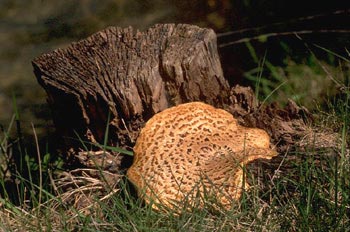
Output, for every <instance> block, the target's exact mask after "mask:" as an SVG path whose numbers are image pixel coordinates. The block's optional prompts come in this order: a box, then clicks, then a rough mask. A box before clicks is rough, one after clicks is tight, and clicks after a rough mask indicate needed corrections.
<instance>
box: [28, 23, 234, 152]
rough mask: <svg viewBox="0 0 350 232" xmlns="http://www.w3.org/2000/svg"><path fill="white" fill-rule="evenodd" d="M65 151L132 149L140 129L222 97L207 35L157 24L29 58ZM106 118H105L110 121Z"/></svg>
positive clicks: (211, 37) (224, 86)
mask: <svg viewBox="0 0 350 232" xmlns="http://www.w3.org/2000/svg"><path fill="white" fill-rule="evenodd" d="M32 64H33V67H34V72H35V75H36V77H37V79H38V82H39V83H40V84H41V85H42V87H43V88H44V89H45V90H46V92H47V95H48V102H49V104H50V106H51V108H52V112H53V118H54V123H55V125H56V128H57V129H58V132H59V134H60V135H61V136H62V137H64V138H66V139H65V142H64V143H65V145H66V148H74V149H79V148H82V146H81V144H80V142H79V141H76V140H72V138H77V134H78V135H79V136H80V137H81V138H82V139H83V140H85V141H89V142H95V141H97V142H99V143H103V141H104V138H105V128H106V125H107V121H108V118H109V119H110V121H109V132H110V133H109V134H108V139H109V140H108V145H111V146H120V147H123V148H128V147H131V146H133V142H134V141H135V139H136V137H137V135H138V131H139V128H140V127H141V126H142V124H143V122H144V121H146V120H148V119H149V118H150V117H151V116H152V115H154V114H155V113H157V112H159V111H162V110H164V109H166V108H168V107H170V106H173V105H178V104H180V103H184V102H190V101H202V102H206V103H209V104H212V105H216V106H219V107H220V106H223V104H224V103H225V101H226V102H227V99H228V96H229V91H230V88H229V85H228V82H227V81H226V80H225V79H224V77H223V74H222V69H221V65H220V60H219V56H218V52H217V44H216V35H215V33H214V31H213V30H211V29H203V28H199V27H197V26H192V25H174V24H165V25H156V26H154V27H152V28H150V29H148V30H147V31H145V32H139V31H134V30H133V29H132V28H131V27H129V28H125V29H122V28H119V27H110V28H107V29H105V30H103V31H100V32H98V33H96V34H94V35H92V36H90V37H88V38H87V39H84V40H81V41H79V42H77V43H72V44H71V45H70V46H69V47H67V48H65V49H57V50H55V51H53V52H51V53H48V54H43V55H41V56H39V57H38V58H36V59H34V60H33V62H32ZM109 116H110V117H109Z"/></svg>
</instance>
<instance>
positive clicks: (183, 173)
mask: <svg viewBox="0 0 350 232" xmlns="http://www.w3.org/2000/svg"><path fill="white" fill-rule="evenodd" d="M276 155H277V152H276V151H275V150H273V149H271V148H270V138H269V136H268V134H267V133H266V132H265V131H264V130H261V129H257V128H247V127H243V126H241V125H239V124H238V123H237V120H236V119H235V118H234V117H233V116H232V115H231V114H230V113H228V112H227V111H225V110H222V109H217V108H214V107H213V106H210V105H208V104H205V103H201V102H192V103H186V104H181V105H178V106H175V107H172V108H169V109H166V110H164V111H162V112H160V113H158V114H156V115H154V116H153V117H152V118H151V119H150V120H149V121H148V122H147V123H146V125H145V127H144V128H143V129H142V130H141V132H140V135H139V137H138V138H137V141H136V144H135V147H134V161H133V164H132V166H131V167H130V168H129V169H128V171H127V176H128V179H129V180H130V181H131V182H132V183H133V184H134V185H135V187H136V189H137V191H138V195H139V196H140V197H142V198H143V199H144V200H145V202H146V203H150V202H152V203H153V205H152V207H153V208H156V209H159V207H158V206H159V205H165V206H167V207H170V208H177V207H181V204H183V203H184V202H185V201H189V202H190V203H191V204H194V202H195V200H196V199H197V202H198V196H200V197H199V198H200V199H204V197H207V196H215V197H216V199H217V200H218V202H219V203H221V204H222V205H223V206H224V207H225V208H227V209H229V208H230V207H231V205H232V202H233V201H234V200H238V199H239V198H240V197H241V195H242V191H243V189H248V188H249V185H248V184H247V183H246V181H245V175H244V171H243V167H244V165H246V164H247V163H249V162H251V161H253V160H255V159H271V158H272V157H274V156H276ZM202 201H203V200H200V202H201V203H200V206H202V205H203V202H202Z"/></svg>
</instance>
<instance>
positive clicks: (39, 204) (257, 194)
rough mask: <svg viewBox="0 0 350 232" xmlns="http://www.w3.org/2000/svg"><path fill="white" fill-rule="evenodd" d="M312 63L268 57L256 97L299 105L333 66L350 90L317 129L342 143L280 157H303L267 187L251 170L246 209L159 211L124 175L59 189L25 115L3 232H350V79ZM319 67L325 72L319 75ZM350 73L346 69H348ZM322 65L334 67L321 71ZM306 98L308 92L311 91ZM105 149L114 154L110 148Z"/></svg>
mask: <svg viewBox="0 0 350 232" xmlns="http://www.w3.org/2000/svg"><path fill="white" fill-rule="evenodd" d="M250 49H251V48H250ZM251 51H253V50H251ZM309 62H311V63H308V64H301V65H297V64H295V63H293V62H291V61H288V62H286V64H287V66H286V67H285V68H281V67H276V66H274V65H273V64H271V63H269V62H268V61H267V60H265V59H264V60H263V61H262V62H260V69H259V70H252V71H251V72H247V77H250V76H251V77H252V76H254V75H255V76H257V77H258V78H257V80H259V81H258V82H256V88H255V89H256V91H257V93H258V94H259V96H261V97H262V99H263V100H264V101H265V100H270V98H274V96H276V93H278V91H284V92H285V94H286V95H288V96H289V97H292V98H294V99H299V101H301V102H303V98H302V97H300V98H299V95H298V94H296V92H295V88H296V89H297V88H299V87H300V86H302V84H301V77H302V76H303V75H304V73H305V72H310V76H312V77H313V78H315V79H313V80H310V81H316V82H320V81H321V80H322V78H321V77H319V76H317V75H315V73H318V72H321V71H322V70H323V71H324V68H326V70H328V71H329V70H330V73H332V74H334V75H335V76H334V79H337V80H338V81H339V83H340V82H341V83H343V85H342V88H341V90H338V93H337V95H335V96H336V97H334V98H328V101H327V102H326V103H325V104H323V105H318V106H317V107H315V111H314V115H317V117H316V119H315V122H314V123H313V127H314V128H317V130H319V131H321V132H324V131H327V132H330V133H331V134H334V133H333V132H335V133H336V135H337V136H338V140H336V142H332V144H331V146H327V144H326V142H327V141H326V139H325V140H322V141H325V144H326V145H325V147H324V148H321V147H320V146H319V145H318V144H316V141H319V138H314V139H309V140H308V142H304V143H303V145H302V146H296V147H294V148H291V149H290V150H289V152H288V153H287V154H280V155H281V156H283V157H295V159H282V161H281V163H280V165H279V168H278V169H276V170H275V171H274V172H271V173H270V174H271V175H267V176H265V179H264V182H261V181H260V180H259V178H258V177H257V176H255V175H253V174H252V173H250V172H249V169H248V171H247V173H246V175H247V176H248V180H249V181H250V182H251V183H254V184H253V186H254V187H253V188H252V189H251V190H250V191H248V192H245V193H244V196H243V197H242V199H241V201H239V202H237V203H235V204H234V205H233V206H232V209H230V210H225V209H223V208H220V207H219V208H218V207H213V204H214V205H215V201H214V202H213V201H212V199H211V200H208V201H207V202H206V203H205V206H206V207H204V208H203V209H199V208H196V207H193V208H192V209H191V211H187V210H180V211H181V213H180V214H178V213H176V212H174V211H173V210H171V209H168V210H165V212H159V211H155V210H153V209H152V207H151V206H150V205H144V203H143V202H142V201H141V200H140V199H138V198H137V197H135V195H134V194H132V192H133V191H132V189H131V188H132V186H130V185H129V184H128V182H127V181H126V180H125V178H124V177H123V176H122V177H121V180H120V181H119V183H118V184H117V185H115V186H110V188H105V186H106V183H104V182H107V181H106V180H104V179H102V180H101V179H100V180H96V179H94V178H91V177H90V176H88V173H89V172H88V171H89V170H79V171H80V172H79V173H83V174H84V175H82V176H81V177H80V178H76V179H74V173H72V172H70V173H68V174H67V178H68V177H69V178H71V179H74V181H71V183H74V184H76V185H79V183H83V184H82V185H81V186H79V187H82V186H83V187H85V188H75V189H73V190H72V189H68V190H67V191H66V192H62V191H60V190H59V189H58V188H57V182H55V181H54V178H55V175H54V174H55V172H56V171H59V170H60V169H61V168H62V160H60V159H58V160H57V159H53V158H54V157H55V156H56V154H51V153H50V151H49V150H48V149H46V150H43V149H42V148H41V146H39V145H38V144H39V142H38V138H36V134H35V128H34V126H32V127H33V128H32V129H33V136H34V138H35V139H34V140H33V143H32V144H31V147H34V148H35V149H28V148H27V147H26V143H25V138H23V136H22V135H21V133H20V132H21V125H20V120H19V113H18V111H16V113H15V116H14V117H13V120H12V121H11V123H10V124H9V126H8V128H7V129H3V130H2V131H1V133H0V145H1V146H0V158H1V159H2V162H1V167H2V173H1V175H2V176H1V182H0V186H1V187H0V189H1V193H0V194H1V198H0V230H2V231H72V230H74V231H348V230H349V229H348V228H350V156H349V145H348V144H349V142H350V139H349V116H350V107H349V101H350V91H349V86H348V82H349V80H348V79H349V75H348V73H341V72H340V71H339V70H338V69H337V68H334V67H330V66H326V64H324V63H320V62H318V61H317V60H316V58H315V57H313V58H310V60H309ZM310 64H312V65H310ZM313 65H314V66H317V65H318V68H315V67H314V66H313ZM348 65H349V63H345V66H348ZM320 66H324V67H323V68H322V67H321V69H320ZM263 67H267V69H268V70H269V72H263V71H262V70H263ZM343 67H344V66H343ZM344 72H345V71H344ZM283 73H288V74H286V75H283ZM281 74H282V75H281ZM266 75H267V76H266ZM323 77H324V76H323ZM338 77H341V78H338ZM294 78H295V79H296V80H293V79H294ZM342 78H343V79H342ZM310 79H312V78H310ZM346 80H348V81H346ZM284 82H285V84H283V85H282V83H284ZM294 82H295V83H294ZM299 82H300V83H299ZM331 83H333V81H331ZM294 85H298V86H299V87H298V86H294ZM277 87H278V88H277ZM305 91H306V90H305V89H302V91H301V92H302V93H305ZM271 93H273V94H271ZM293 94H294V95H293ZM315 96H316V95H315ZM107 129H108V128H107ZM11 131H15V133H14V134H15V136H14V138H12V137H13V136H11V135H10V134H11V133H10V132H11ZM318 143H319V142H318ZM97 146H101V147H103V148H105V149H106V150H108V149H111V148H110V147H107V146H106V144H104V145H97ZM117 151H119V150H117ZM128 155H131V154H128ZM3 157H5V159H4V158H3ZM4 160H5V161H10V162H7V163H6V162H5V161H4ZM4 164H6V165H4ZM284 167H287V168H284ZM5 170H6V171H5ZM99 172H101V173H102V172H103V171H102V170H99ZM108 184H110V183H108ZM74 191H75V192H74ZM96 191H97V192H99V191H100V192H103V195H95V194H94V193H96ZM78 197H79V199H77V198H78ZM184 208H185V207H184Z"/></svg>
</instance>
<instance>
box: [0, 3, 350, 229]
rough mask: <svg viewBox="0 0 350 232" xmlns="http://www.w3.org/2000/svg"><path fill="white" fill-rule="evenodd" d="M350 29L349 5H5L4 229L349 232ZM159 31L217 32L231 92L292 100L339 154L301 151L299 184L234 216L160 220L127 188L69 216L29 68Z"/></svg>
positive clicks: (275, 189)
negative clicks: (171, 26)
mask: <svg viewBox="0 0 350 232" xmlns="http://www.w3.org/2000/svg"><path fill="white" fill-rule="evenodd" d="M349 21H350V4H348V3H346V1H339V0H333V1H323V2H320V1H307V2H306V1H299V0H296V1H289V0H283V1H281V0H270V1H264V0H258V1H250V0H243V1H235V0H219V1H214V0H194V1H179V0H171V1H161V0H146V1H138V0H104V1H99V0H69V1H55V0H45V1H43V0H27V1H23V0H2V1H0V109H1V112H0V163H1V166H2V168H3V165H2V164H3V163H4V162H6V161H8V160H9V159H12V160H13V162H14V164H13V165H12V166H11V165H10V166H9V168H10V169H11V172H12V173H14V174H15V175H12V176H6V175H2V176H1V181H0V182H1V183H0V184H1V187H0V190H1V192H0V196H1V198H0V209H1V213H0V218H1V219H0V229H2V230H4V231H11V230H16V229H19V230H23V229H24V228H25V229H24V230H29V229H30V228H33V230H38V229H39V230H67V231H70V230H72V229H76V230H115V229H118V230H121V231H164V230H167V231H179V230H186V231H187V230H188V231H203V230H204V231H215V230H216V231H232V230H233V229H234V230H241V231H249V230H250V231H279V230H280V231H329V230H335V231H346V230H347V228H349V227H350V222H349V220H350V201H349V192H350V187H349V186H350V183H349V182H350V180H349V176H350V162H349V146H348V144H349V134H348V133H349V119H348V118H349V96H350V93H349V85H350V83H349V82H350V73H349V72H350V52H349V41H350V33H349V32H350V27H349V23H348V22H349ZM155 23H190V24H196V25H199V26H201V27H210V28H213V29H214V30H215V31H216V32H217V34H218V45H219V53H220V56H221V61H222V65H223V69H224V73H225V77H226V78H227V79H228V80H229V82H230V83H231V84H232V85H233V84H242V85H250V86H252V87H253V88H254V89H255V91H256V93H257V96H258V97H259V98H260V100H265V99H267V100H268V101H278V102H279V103H280V104H284V103H285V102H286V100H287V99H288V98H291V99H293V100H295V101H297V102H298V103H299V104H302V105H305V106H307V107H308V108H309V109H310V110H311V111H312V112H313V113H314V115H315V116H316V121H315V122H314V125H313V126H314V127H317V128H319V130H323V131H324V130H327V131H330V132H332V133H336V134H337V135H339V140H338V142H337V143H335V145H334V144H333V145H334V146H333V148H332V149H333V150H332V152H330V151H329V150H327V151H326V150H323V151H315V150H313V149H312V146H308V148H307V149H306V150H302V151H300V150H297V151H293V152H294V153H293V155H296V156H298V157H302V158H303V159H302V162H299V163H296V164H291V165H292V166H293V165H294V166H293V167H294V168H293V172H292V173H290V175H286V176H283V177H273V178H271V180H270V182H269V183H271V185H269V188H268V191H266V192H265V194H264V195H263V196H262V195H261V194H260V193H259V191H252V192H250V193H247V195H246V196H245V198H244V199H243V200H242V202H240V203H239V204H238V205H237V207H233V209H232V210H231V211H229V212H227V211H222V210H217V209H216V210H214V209H213V207H211V204H212V203H210V202H209V203H208V204H209V207H208V210H202V211H199V210H196V209H194V213H186V212H184V213H183V214H182V215H181V216H180V217H177V216H174V215H173V214H172V213H171V212H170V213H169V214H161V213H158V212H154V211H152V210H151V209H150V208H149V207H147V206H143V205H142V203H141V202H139V201H138V200H137V199H134V198H132V197H131V196H129V195H128V191H125V188H126V187H125V186H121V188H120V189H123V190H122V191H119V192H118V193H117V194H116V195H113V197H110V198H107V199H106V200H102V201H98V204H97V205H98V209H99V210H96V207H95V208H94V209H95V210H94V212H92V213H91V214H88V216H86V214H81V213H78V214H74V213H72V214H67V212H68V211H69V212H75V213H76V211H74V206H70V205H64V204H61V203H62V202H61V201H62V199H60V198H59V197H57V192H56V190H55V188H54V186H53V185H52V175H53V173H54V171H55V170H58V169H62V168H63V167H64V164H63V163H62V160H61V159H60V158H59V156H58V152H57V151H56V147H55V145H56V144H55V143H54V142H53V141H52V140H54V137H53V133H52V132H53V127H52V122H51V120H50V112H49V110H48V107H47V105H46V100H45V93H44V91H43V90H42V89H41V87H40V86H39V85H38V84H37V82H36V79H35V76H34V74H33V73H32V67H31V63H30V62H31V60H32V59H33V58H34V57H36V56H39V55H40V54H42V53H45V52H49V51H52V50H53V49H56V48H62V47H65V46H67V45H68V44H69V43H71V42H73V41H77V40H80V39H83V38H85V37H87V36H89V35H91V34H92V33H94V32H96V31H98V30H101V29H104V28H105V27H107V26H120V27H127V26H133V27H134V28H137V29H140V30H144V29H146V28H148V27H150V26H152V25H154V24H155ZM330 154H333V155H330ZM334 154H336V155H334ZM318 156H322V157H324V158H322V159H319V158H317V159H316V158H315V157H318ZM319 162H321V163H322V165H319ZM1 171H2V173H6V172H4V170H1ZM296 177H299V178H296ZM9 183H12V184H9ZM121 185H123V184H121ZM257 186H259V185H257ZM286 186H287V187H288V188H287V187H286ZM291 190H293V191H291ZM110 205H113V206H115V207H112V208H111V207H110ZM95 206H96V205H95ZM68 209H69V210H68ZM67 210H68V211H67ZM116 212H118V213H116ZM72 215H74V216H72ZM101 215H102V216H101Z"/></svg>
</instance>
